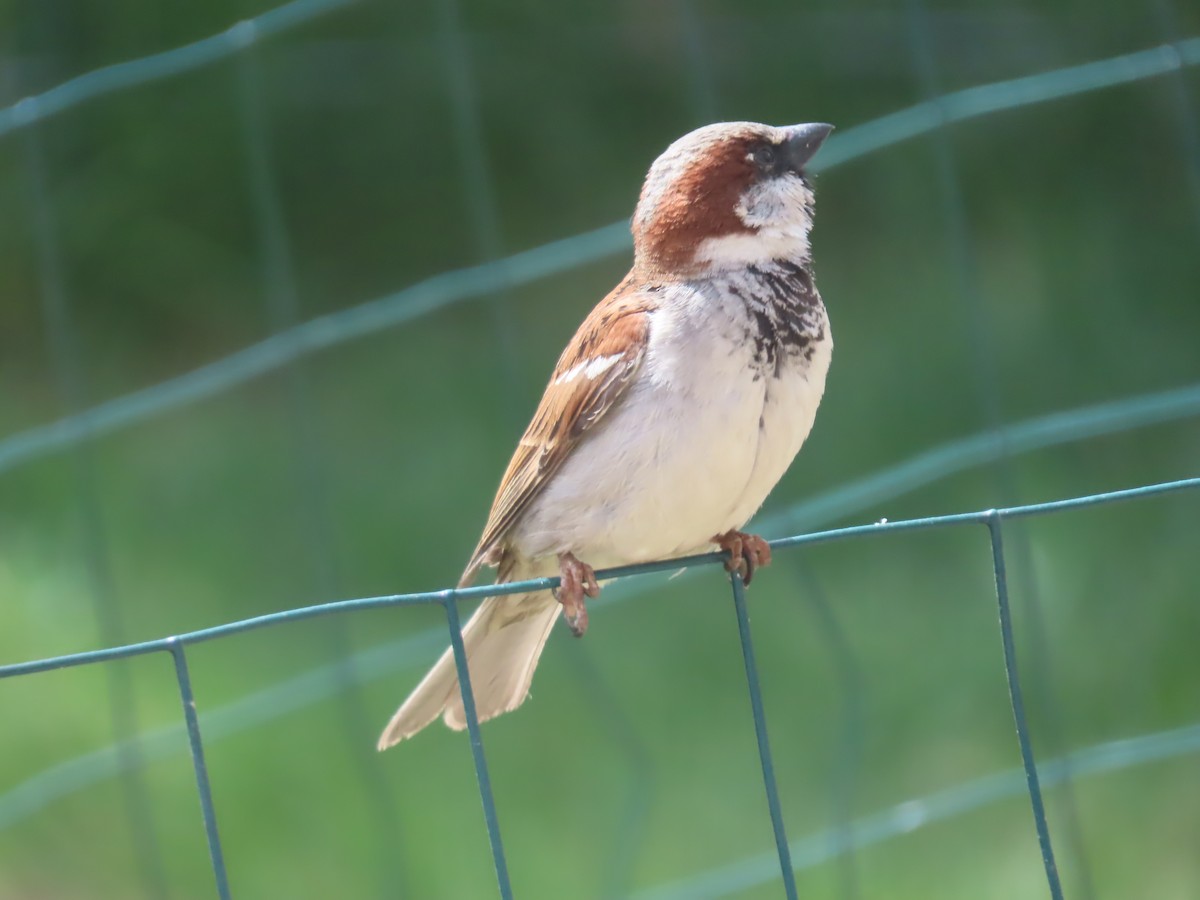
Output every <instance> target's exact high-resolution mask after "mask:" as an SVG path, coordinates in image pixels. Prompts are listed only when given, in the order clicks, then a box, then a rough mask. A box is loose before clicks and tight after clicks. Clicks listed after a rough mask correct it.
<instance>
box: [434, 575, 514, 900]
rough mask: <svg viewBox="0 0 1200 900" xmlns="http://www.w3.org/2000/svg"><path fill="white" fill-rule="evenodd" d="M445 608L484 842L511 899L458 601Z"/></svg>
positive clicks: (445, 603)
mask: <svg viewBox="0 0 1200 900" xmlns="http://www.w3.org/2000/svg"><path fill="white" fill-rule="evenodd" d="M442 606H443V607H445V610H446V625H447V626H448V627H449V629H450V646H451V647H452V648H453V650H454V665H455V668H456V669H457V672H458V689H459V691H460V693H461V694H462V702H463V718H465V719H466V720H467V735H468V737H469V738H470V741H471V758H472V759H473V760H474V762H475V778H476V780H477V781H478V782H479V799H480V801H481V802H482V803H483V818H484V822H485V824H486V825H487V834H488V843H489V844H491V847H492V861H493V863H494V864H495V866H496V883H497V885H498V886H499V888H500V897H501V900H512V884H511V883H510V881H509V877H508V859H507V858H506V857H505V855H504V841H503V840H502V839H501V837H500V818H499V816H498V815H497V814H496V799H495V797H494V795H493V794H492V779H491V776H490V775H489V774H488V766H487V757H486V756H485V755H484V752H483V736H482V734H481V733H480V730H479V717H478V715H477V713H476V711H475V693H474V691H473V690H472V689H471V671H470V669H469V668H468V666H467V649H466V647H465V646H464V645H463V636H462V624H461V622H460V621H459V617H458V600H457V598H456V597H455V596H454V595H453V594H451V596H450V597H449V598H448V599H446V600H444V601H443V602H442Z"/></svg>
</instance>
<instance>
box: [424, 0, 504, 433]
mask: <svg viewBox="0 0 1200 900" xmlns="http://www.w3.org/2000/svg"><path fill="white" fill-rule="evenodd" d="M434 2H435V5H436V7H437V9H436V12H437V19H438V34H437V37H438V40H439V42H440V44H441V47H442V49H443V53H442V63H443V66H442V71H443V80H444V82H445V86H446V91H447V93H448V98H449V101H450V112H451V115H452V119H453V127H454V145H455V150H456V152H457V154H458V161H459V167H460V173H461V180H462V186H463V203H464V206H465V207H466V210H467V216H468V218H469V220H470V223H471V238H472V241H473V243H474V244H475V249H476V251H477V252H478V253H479V255H480V256H481V257H482V259H483V260H484V261H485V262H496V263H498V264H500V265H504V264H505V263H504V257H503V252H504V246H503V240H502V238H501V233H500V209H499V204H498V203H497V201H496V184H495V179H494V178H493V177H492V172H491V167H490V166H489V164H488V157H487V149H486V145H485V143H484V137H483V118H482V115H481V113H480V104H479V96H478V88H477V79H476V77H475V63H474V60H473V59H472V56H471V48H470V46H469V45H468V43H467V36H466V35H465V34H464V33H463V24H462V10H461V8H460V7H459V3H458V0H434ZM505 280H507V279H503V278H502V279H501V282H503V281H505ZM511 308H512V307H511V289H510V288H508V287H503V288H501V289H500V290H497V291H495V292H494V293H493V296H492V302H490V303H488V304H487V311H488V315H489V317H490V318H491V323H492V330H493V337H494V338H495V341H496V345H497V347H498V351H499V356H500V365H501V370H502V372H503V383H502V386H503V388H504V390H503V391H502V400H501V403H503V404H504V406H505V407H506V408H507V414H508V415H507V417H508V418H510V419H512V420H513V422H514V424H515V423H519V421H520V420H521V418H522V416H523V413H522V410H521V407H520V405H519V403H518V401H517V398H518V397H519V396H520V395H521V392H520V391H519V390H517V372H518V367H517V359H518V358H519V354H520V351H519V347H518V340H517V331H516V325H515V320H514V319H513V317H512V316H511V315H509V314H508V313H509V311H510V310H511Z"/></svg>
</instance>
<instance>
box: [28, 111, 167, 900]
mask: <svg viewBox="0 0 1200 900" xmlns="http://www.w3.org/2000/svg"><path fill="white" fill-rule="evenodd" d="M40 131H41V130H40V127H39V126H38V125H31V126H30V127H29V128H28V129H26V131H25V134H24V138H25V151H26V168H27V170H28V172H29V189H30V195H31V201H32V207H33V208H32V214H33V215H32V218H33V223H34V243H35V246H36V248H37V272H38V279H39V281H40V284H41V300H42V313H43V319H44V322H45V327H46V333H47V338H48V341H49V346H50V358H51V366H52V368H53V370H54V372H55V376H56V378H57V381H58V389H59V393H60V395H61V399H62V402H63V404H64V405H65V406H66V408H67V411H68V413H69V414H78V413H80V412H81V411H83V410H84V409H86V407H87V403H88V397H87V388H86V385H85V378H84V375H83V371H82V369H81V359H82V357H81V355H80V348H79V345H78V339H77V336H76V329H75V327H74V324H73V322H72V316H71V311H70V308H69V300H68V297H67V284H66V275H65V272H66V268H65V262H64V260H63V257H62V248H61V247H60V244H59V229H58V226H57V223H56V221H55V216H54V211H53V202H52V200H51V197H50V186H49V181H48V176H47V172H46V161H45V151H44V150H43V148H42V145H41V133H40ZM95 452H96V451H95V447H94V446H92V444H90V443H88V442H84V443H80V444H77V445H75V446H74V447H73V448H72V453H71V463H72V469H73V477H74V480H75V498H76V504H77V509H78V514H79V521H80V525H81V527H82V532H83V534H82V543H83V555H84V559H85V560H86V567H87V572H88V580H89V588H90V594H91V599H92V608H93V612H94V615H95V618H96V625H97V631H98V633H99V639H100V643H101V644H103V645H105V646H118V645H120V644H123V643H125V641H126V639H127V631H126V628H125V622H124V618H123V616H122V614H121V607H120V600H119V598H118V597H117V589H116V581H115V576H114V574H113V571H112V564H111V560H110V551H109V545H108V534H107V530H106V527H105V524H104V514H103V509H102V506H101V500H100V494H99V488H98V486H97V483H96V463H95ZM129 665H130V664H129V663H127V662H123V661H122V662H116V663H114V664H113V665H110V666H107V667H106V669H105V678H106V682H107V684H106V688H107V693H108V711H109V721H110V726H111V728H112V733H113V737H114V740H115V743H116V746H117V747H118V751H117V752H118V756H119V765H120V771H121V779H120V783H121V796H122V802H123V803H124V807H125V817H126V820H127V821H128V823H129V829H130V837H131V839H132V842H133V853H134V858H135V859H136V860H137V862H138V869H139V873H140V877H141V879H142V886H143V888H144V889H145V891H146V893H147V895H148V896H150V897H158V898H165V897H166V896H167V895H168V890H167V876H166V870H165V866H164V863H163V856H162V848H161V846H160V844H159V840H158V837H157V831H156V829H155V825H154V817H153V812H152V805H151V803H150V797H149V793H148V791H147V788H146V785H145V781H144V778H143V773H142V765H143V759H142V749H141V742H140V737H139V735H140V729H139V726H138V716H137V701H136V695H135V691H134V686H133V679H132V676H131V674H130V671H129Z"/></svg>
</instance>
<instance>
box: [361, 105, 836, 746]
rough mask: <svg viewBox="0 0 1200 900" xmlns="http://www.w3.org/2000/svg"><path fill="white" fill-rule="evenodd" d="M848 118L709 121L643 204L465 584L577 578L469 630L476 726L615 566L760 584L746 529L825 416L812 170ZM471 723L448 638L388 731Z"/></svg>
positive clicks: (683, 142) (523, 446)
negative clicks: (630, 253)
mask: <svg viewBox="0 0 1200 900" xmlns="http://www.w3.org/2000/svg"><path fill="white" fill-rule="evenodd" d="M831 130H832V126H830V125H824V124H808V125H793V126H789V127H784V128H775V127H772V126H769V125H760V124H757V123H753V122H723V123H718V124H714V125H707V126H705V127H703V128H699V129H697V130H696V131H693V132H691V133H690V134H687V135H684V136H683V137H682V138H680V139H679V140H677V141H675V143H673V144H672V145H671V146H670V147H668V148H667V150H666V152H664V153H663V154H662V155H661V156H660V157H659V158H658V159H656V160H655V161H654V164H653V165H652V166H651V167H650V171H649V173H648V174H647V176H646V181H645V184H644V186H643V187H642V193H641V197H640V199H639V200H638V204H637V209H636V211H635V213H634V216H633V223H632V230H633V238H634V259H633V268H632V269H631V270H630V272H629V274H628V275H626V276H625V278H624V280H622V281H621V283H620V284H618V285H617V287H616V288H614V289H613V291H612V293H610V294H609V295H608V296H607V297H605V298H604V299H603V300H601V301H600V304H599V305H598V306H597V307H596V308H595V309H593V310H592V312H591V314H590V315H589V316H588V317H587V318H586V319H585V320H584V322H583V324H582V325H581V326H580V328H579V330H578V331H577V332H576V333H575V336H574V337H573V338H572V339H571V342H570V343H569V344H568V345H567V348H566V350H565V351H563V354H562V356H561V357H559V360H558V365H557V366H555V369H554V373H553V374H552V375H551V376H550V384H549V385H548V386H547V387H546V392H545V394H544V395H543V396H542V402H541V403H540V404H539V406H538V409H537V412H536V413H534V416H533V421H532V422H531V423H530V425H529V428H528V429H527V430H526V431H525V434H524V436H523V437H522V438H521V441H520V443H519V444H518V445H517V450H516V453H515V454H514V456H513V458H512V461H511V462H510V463H509V465H508V470H507V471H506V472H505V473H504V477H503V479H502V480H501V482H500V489H499V491H498V492H497V494H496V499H495V501H494V503H493V504H492V511H491V515H490V516H489V517H488V522H487V526H486V527H485V528H484V531H483V537H481V538H480V540H479V545H478V546H477V547H476V548H475V552H474V553H473V554H472V555H471V560H470V562H469V563H468V564H467V568H466V571H465V572H464V573H463V576H462V579H461V580H460V581H459V587H465V586H467V585H469V584H470V583H471V582H472V581H473V580H474V578H475V575H476V573H477V572H478V571H479V569H480V568H481V567H482V566H485V565H486V566H495V567H497V569H498V579H497V580H498V581H499V582H510V581H522V580H525V579H530V578H541V577H547V576H552V575H556V574H557V575H561V577H562V582H561V586H560V587H559V588H558V590H557V592H555V593H552V592H550V591H538V592H535V593H531V594H519V595H517V594H514V595H508V596H500V597H490V598H488V599H486V600H484V601H483V604H482V605H481V606H480V607H479V609H478V610H477V611H476V613H475V614H474V615H473V616H472V617H471V618H470V620H469V621H468V622H467V624H466V625H465V626H464V627H463V632H462V635H463V642H464V644H465V647H466V651H467V657H468V660H469V663H468V665H469V666H470V671H471V685H472V687H473V689H474V694H475V704H476V709H477V712H478V717H479V720H480V721H484V720H487V719H490V718H492V717H494V716H498V715H500V714H501V713H504V712H509V711H510V710H513V709H516V708H517V707H518V706H520V705H521V703H522V702H523V701H524V700H525V697H526V695H527V694H528V693H529V685H530V681H531V680H532V678H533V671H534V668H535V667H536V666H537V663H538V658H539V657H540V656H541V653H542V648H543V647H544V646H545V643H546V639H547V637H549V635H550V629H551V628H552V627H553V626H554V622H555V619H557V618H558V615H559V610H560V608H561V610H562V615H563V618H564V619H565V620H566V622H567V625H568V626H569V627H570V628H571V630H572V631H573V632H574V633H575V634H576V635H582V634H583V632H584V630H585V629H586V628H587V608H586V606H585V603H584V598H585V597H595V596H596V595H597V594H598V592H599V590H600V586H599V584H598V583H597V581H596V575H595V572H594V569H593V567H595V568H603V567H608V566H615V565H625V564H629V563H637V562H645V561H649V560H657V559H664V558H670V557H675V556H682V555H687V554H693V553H701V552H705V551H710V550H712V549H714V548H716V547H719V548H721V549H723V550H725V551H726V552H728V553H729V555H730V559H729V562H728V563H727V568H730V569H731V570H736V571H737V572H739V574H741V575H742V577H743V578H744V579H745V580H746V581H747V582H749V580H750V577H751V576H752V575H753V573H754V570H755V568H756V567H757V566H760V565H765V564H766V563H767V562H769V561H770V548H769V547H768V545H767V543H766V542H765V541H764V540H763V539H762V538H760V537H758V536H755V535H749V534H744V533H742V532H741V531H740V530H739V529H741V528H742V527H743V525H745V523H746V522H747V521H748V520H749V519H750V517H751V516H752V515H753V514H754V513H755V511H757V510H758V508H759V506H760V505H761V504H762V502H763V501H764V500H765V499H766V497H767V494H768V493H769V492H770V491H771V488H773V487H774V486H775V483H776V482H777V481H779V479H780V477H782V475H783V473H784V472H785V471H786V470H787V467H788V466H789V465H790V463H791V461H792V459H793V457H795V455H796V453H797V451H799V449H800V445H801V444H802V443H804V439H805V438H806V437H807V436H808V432H809V429H810V428H811V427H812V424H813V418H814V416H815V415H816V412H817V405H818V403H820V400H821V395H822V393H823V392H824V389H825V373H826V371H827V370H828V368H829V360H830V355H831V351H832V349H833V341H832V339H831V338H830V334H829V321H828V318H827V317H826V314H825V307H824V305H823V304H822V303H821V297H820V294H818V293H817V288H816V284H815V282H814V280H813V270H812V257H811V254H810V250H809V240H808V235H809V229H810V228H811V227H812V221H813V188H812V181H811V178H810V176H808V175H807V174H806V173H805V170H804V166H805V164H806V163H807V162H808V161H809V160H810V159H811V158H812V156H813V154H815V153H816V152H817V149H818V148H819V147H820V146H821V143H822V142H823V141H824V140H825V138H826V137H827V136H828V135H829V132H830V131H831ZM439 716H441V717H442V719H443V720H444V721H445V722H446V724H447V725H449V726H450V727H451V728H453V729H462V728H464V727H466V719H465V715H464V712H463V703H462V697H461V695H460V693H459V685H458V677H457V674H456V669H455V663H454V655H453V652H452V651H451V650H447V651H446V652H445V653H444V654H443V655H442V657H441V659H439V660H438V662H437V664H436V665H435V666H434V667H433V669H431V670H430V672H429V674H427V675H426V676H425V678H424V680H423V681H422V682H421V683H420V684H419V685H417V687H416V689H415V690H414V691H413V692H412V694H411V695H410V696H409V697H408V699H407V700H405V701H404V704H403V705H402V706H401V707H400V709H399V710H398V711H397V712H396V714H395V715H394V716H393V717H392V720H391V722H389V723H388V726H387V728H386V729H385V730H384V732H383V735H382V736H381V737H380V739H379V749H380V750H383V749H386V748H387V747H390V746H392V745H393V744H395V743H398V742H399V741H402V740H404V739H405V738H406V737H409V736H411V735H413V734H416V733H417V732H418V731H420V730H421V729H422V728H424V727H425V726H426V725H428V724H429V723H430V722H432V721H433V720H434V719H436V718H438V717H439Z"/></svg>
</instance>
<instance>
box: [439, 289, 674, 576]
mask: <svg viewBox="0 0 1200 900" xmlns="http://www.w3.org/2000/svg"><path fill="white" fill-rule="evenodd" d="M650 308H651V303H650V298H649V297H648V296H647V295H646V294H644V293H641V292H638V291H636V290H634V289H633V288H632V284H631V282H630V281H629V279H626V280H625V281H624V282H622V283H621V284H620V285H618V286H617V288H616V289H615V290H614V291H613V292H612V293H611V294H609V295H608V296H607V297H605V298H604V300H602V301H601V302H600V303H599V305H597V306H596V308H595V309H593V310H592V312H591V314H590V315H588V317H587V318H586V319H584V321H583V324H582V325H580V326H579V330H578V331H576V332H575V336H574V337H573V338H571V342H570V343H569V344H567V349H566V350H564V351H563V354H562V356H560V357H559V359H558V364H557V365H556V366H555V367H554V374H553V375H551V376H550V384H549V385H547V386H546V392H545V393H544V394H543V395H542V402H541V403H540V404H538V408H537V412H535V413H534V414H533V421H532V422H530V423H529V427H528V428H527V429H526V430H525V434H524V436H522V438H521V441H520V443H518V444H517V450H516V452H515V453H514V454H513V458H512V461H511V462H510V463H509V464H508V469H507V471H505V473H504V477H503V478H502V479H501V480H500V489H499V490H498V491H497V492H496V499H495V501H493V503H492V512H491V514H490V515H489V516H488V522H487V526H486V527H485V528H484V530H483V536H482V537H481V538H480V539H479V545H478V546H477V547H476V548H475V552H474V553H473V554H472V555H471V562H470V564H468V566H467V570H466V572H464V573H463V577H462V580H461V581H460V582H459V586H460V587H462V586H464V585H466V584H469V583H470V582H471V580H472V579H473V578H474V577H475V573H476V572H477V571H478V570H479V567H480V566H481V565H483V564H484V563H485V562H486V563H488V564H490V565H496V564H498V563H500V562H501V559H500V558H499V555H498V552H497V551H499V549H500V545H501V543H502V541H503V540H504V537H505V536H506V535H507V534H508V532H509V530H510V529H511V528H512V527H513V525H514V524H515V523H516V522H517V520H518V519H519V518H520V516H521V514H522V513H523V512H524V511H525V510H526V508H527V507H528V506H529V504H530V502H531V501H532V500H533V499H534V497H536V496H537V495H538V494H539V493H541V491H542V489H543V488H544V487H545V486H546V484H547V483H548V482H549V481H550V479H551V478H552V477H553V476H554V473H555V472H557V471H558V469H559V467H560V466H562V464H563V460H565V459H566V458H567V456H568V455H569V454H570V453H571V451H572V450H573V449H574V448H575V446H576V445H577V444H578V443H579V441H580V440H581V439H582V438H583V436H584V435H585V434H586V433H587V431H588V430H589V429H590V428H592V427H593V426H594V425H595V424H596V423H597V422H599V421H600V420H601V419H602V418H603V417H604V414H605V413H607V412H608V411H609V410H610V409H612V407H613V405H614V404H615V403H616V402H617V401H618V400H619V399H620V397H621V395H622V394H623V393H624V392H625V389H626V388H627V387H628V386H629V384H630V382H631V381H632V380H633V376H634V373H636V372H637V370H638V367H639V366H640V365H641V362H642V357H643V356H644V355H645V350H646V340H647V336H648V334H649V317H648V315H647V313H648V311H649V309H650ZM501 575H502V576H503V571H502V572H501Z"/></svg>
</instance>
